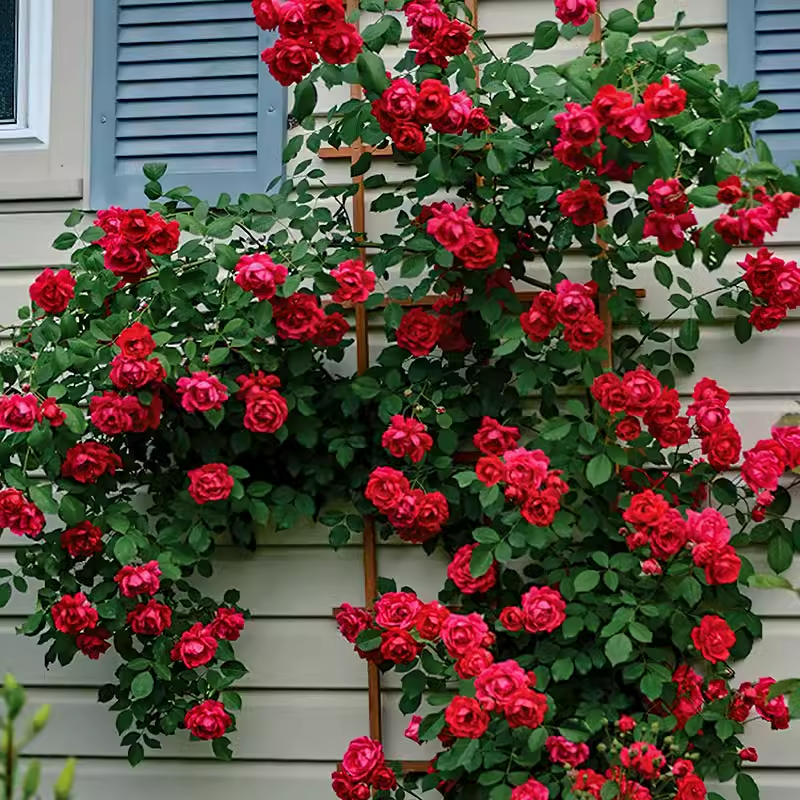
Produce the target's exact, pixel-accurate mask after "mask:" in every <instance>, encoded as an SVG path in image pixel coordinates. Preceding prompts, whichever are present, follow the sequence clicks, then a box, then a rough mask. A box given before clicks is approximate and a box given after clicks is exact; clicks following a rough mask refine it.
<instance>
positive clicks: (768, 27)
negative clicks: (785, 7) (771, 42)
mask: <svg viewBox="0 0 800 800" xmlns="http://www.w3.org/2000/svg"><path fill="white" fill-rule="evenodd" d="M798 29H800V11H798V10H797V6H795V7H794V9H792V10H791V11H774V12H770V11H765V12H763V13H761V14H759V15H758V17H757V19H756V31H758V32H761V31H786V30H794V31H796V30H798Z"/></svg>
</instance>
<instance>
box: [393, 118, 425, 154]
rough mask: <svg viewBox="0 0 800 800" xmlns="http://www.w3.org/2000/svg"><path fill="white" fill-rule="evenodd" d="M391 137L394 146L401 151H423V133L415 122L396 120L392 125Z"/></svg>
mask: <svg viewBox="0 0 800 800" xmlns="http://www.w3.org/2000/svg"><path fill="white" fill-rule="evenodd" d="M391 137H392V142H393V143H394V146H395V147H396V148H397V149H398V150H400V151H402V152H403V153H414V154H415V155H419V154H420V153H424V152H425V133H424V132H423V130H422V128H420V126H419V125H417V123H416V122H398V123H397V124H396V125H394V126H393V127H392V130H391Z"/></svg>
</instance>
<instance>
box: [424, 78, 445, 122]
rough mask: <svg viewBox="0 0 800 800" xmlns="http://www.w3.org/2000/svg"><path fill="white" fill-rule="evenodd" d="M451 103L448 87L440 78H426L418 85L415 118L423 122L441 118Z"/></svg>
mask: <svg viewBox="0 0 800 800" xmlns="http://www.w3.org/2000/svg"><path fill="white" fill-rule="evenodd" d="M451 103H452V100H451V99H450V89H449V88H448V87H447V86H445V84H443V83H442V82H441V81H440V80H436V79H435V78H427V79H426V80H424V81H422V84H421V85H420V87H419V96H418V97H417V119H418V120H419V121H420V122H423V123H424V122H435V121H436V120H439V119H442V118H443V117H444V116H446V115H447V112H448V111H449V110H450V105H451Z"/></svg>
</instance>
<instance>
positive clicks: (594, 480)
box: [586, 453, 614, 486]
mask: <svg viewBox="0 0 800 800" xmlns="http://www.w3.org/2000/svg"><path fill="white" fill-rule="evenodd" d="M613 473H614V464H613V463H612V461H611V459H610V458H609V457H608V456H607V455H606V454H605V453H600V454H598V455H596V456H595V457H594V458H593V459H592V460H591V461H590V462H589V463H588V464H587V465H586V479H587V480H588V481H589V483H590V484H591V485H592V486H600V484H602V483H606V481H608V480H609V479H610V478H611V476H612V475H613Z"/></svg>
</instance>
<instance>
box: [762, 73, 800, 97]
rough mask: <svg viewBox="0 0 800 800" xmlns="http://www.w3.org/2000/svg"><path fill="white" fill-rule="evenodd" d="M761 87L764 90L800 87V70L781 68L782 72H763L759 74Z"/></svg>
mask: <svg viewBox="0 0 800 800" xmlns="http://www.w3.org/2000/svg"><path fill="white" fill-rule="evenodd" d="M758 80H759V82H760V83H761V89H762V90H763V91H765V92H769V91H781V90H784V89H794V88H795V87H797V88H800V70H788V69H787V70H783V71H782V72H765V73H763V74H759V76H758Z"/></svg>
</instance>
